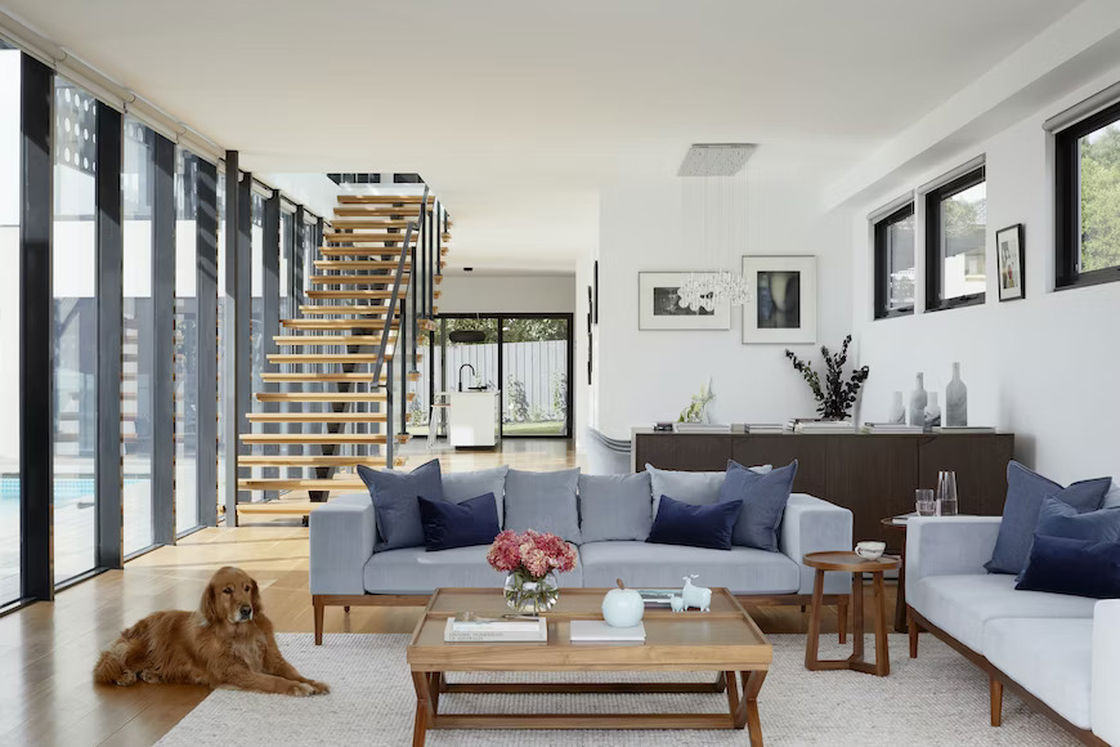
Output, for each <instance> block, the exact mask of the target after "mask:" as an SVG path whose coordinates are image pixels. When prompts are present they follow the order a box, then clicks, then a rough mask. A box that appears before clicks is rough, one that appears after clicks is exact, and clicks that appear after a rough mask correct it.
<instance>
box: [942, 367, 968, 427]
mask: <svg viewBox="0 0 1120 747" xmlns="http://www.w3.org/2000/svg"><path fill="white" fill-rule="evenodd" d="M945 425H947V426H952V427H963V426H966V425H968V387H966V386H965V385H964V382H963V381H961V364H960V363H959V362H954V363H953V378H952V380H951V381H950V382H949V386H947V387H945Z"/></svg>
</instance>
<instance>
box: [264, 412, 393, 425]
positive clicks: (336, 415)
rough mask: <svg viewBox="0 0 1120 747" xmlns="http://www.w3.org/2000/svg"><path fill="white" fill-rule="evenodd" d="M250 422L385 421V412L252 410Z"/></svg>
mask: <svg viewBox="0 0 1120 747" xmlns="http://www.w3.org/2000/svg"><path fill="white" fill-rule="evenodd" d="M246 417H247V418H248V419H249V422H250V423H384V422H385V413H383V412H380V413H378V412H251V413H249V414H248V415H246Z"/></svg>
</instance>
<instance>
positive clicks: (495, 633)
mask: <svg viewBox="0 0 1120 747" xmlns="http://www.w3.org/2000/svg"><path fill="white" fill-rule="evenodd" d="M443 640H444V641H446V642H448V643H547V642H548V622H547V621H546V620H545V619H544V618H543V617H542V618H541V619H540V620H539V621H537V626H536V629H535V630H531V631H530V630H513V631H502V630H478V631H457V630H455V621H454V620H453V619H452V618H450V617H449V618H447V625H446V626H445V627H444V629H443Z"/></svg>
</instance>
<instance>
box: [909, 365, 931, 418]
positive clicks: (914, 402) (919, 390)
mask: <svg viewBox="0 0 1120 747" xmlns="http://www.w3.org/2000/svg"><path fill="white" fill-rule="evenodd" d="M928 401H929V397H928V396H927V395H926V387H925V374H921V373H919V374H918V376H917V379H916V380H915V383H914V391H912V392H910V425H921V426H924V425H925V424H926V404H927V403H928Z"/></svg>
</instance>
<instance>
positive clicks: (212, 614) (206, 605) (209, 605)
mask: <svg viewBox="0 0 1120 747" xmlns="http://www.w3.org/2000/svg"><path fill="white" fill-rule="evenodd" d="M198 609H199V612H201V613H202V617H203V618H205V620H206V622H208V623H210V624H211V625H213V624H214V623H219V622H221V615H220V614H219V612H218V593H217V592H216V591H214V584H207V585H206V591H204V592H202V601H201V602H200V603H199V606H198Z"/></svg>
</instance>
